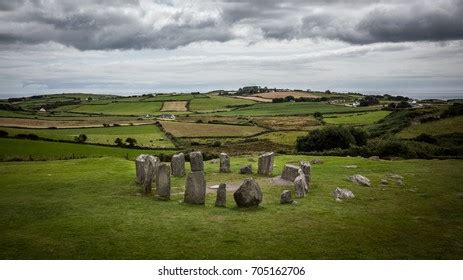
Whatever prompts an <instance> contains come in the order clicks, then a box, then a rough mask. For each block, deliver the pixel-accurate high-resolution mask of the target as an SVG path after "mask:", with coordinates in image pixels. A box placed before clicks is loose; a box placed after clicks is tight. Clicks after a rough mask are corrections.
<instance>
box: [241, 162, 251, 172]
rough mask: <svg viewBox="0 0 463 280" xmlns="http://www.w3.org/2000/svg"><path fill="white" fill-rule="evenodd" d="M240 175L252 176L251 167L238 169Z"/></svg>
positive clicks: (249, 165)
mask: <svg viewBox="0 0 463 280" xmlns="http://www.w3.org/2000/svg"><path fill="white" fill-rule="evenodd" d="M240 174H252V165H251V164H248V165H246V166H243V167H241V168H240Z"/></svg>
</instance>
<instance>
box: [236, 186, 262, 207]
mask: <svg viewBox="0 0 463 280" xmlns="http://www.w3.org/2000/svg"><path fill="white" fill-rule="evenodd" d="M262 197H263V195H262V191H261V189H260V187H259V184H257V182H256V181H255V180H254V179H245V180H244V182H243V184H242V185H241V186H240V187H239V189H238V190H236V192H235V193H234V194H233V198H234V199H235V202H236V205H237V206H238V207H256V206H258V205H259V204H260V203H261V202H262Z"/></svg>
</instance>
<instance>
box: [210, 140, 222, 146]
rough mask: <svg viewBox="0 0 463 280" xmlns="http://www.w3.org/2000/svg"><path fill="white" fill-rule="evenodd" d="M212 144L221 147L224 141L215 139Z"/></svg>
mask: <svg viewBox="0 0 463 280" xmlns="http://www.w3.org/2000/svg"><path fill="white" fill-rule="evenodd" d="M211 146H212V147H221V146H222V142H220V141H215V142H214V143H212V145H211Z"/></svg>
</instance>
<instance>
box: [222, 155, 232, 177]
mask: <svg viewBox="0 0 463 280" xmlns="http://www.w3.org/2000/svg"><path fill="white" fill-rule="evenodd" d="M220 172H223V173H228V172H230V156H229V155H227V154H226V153H220Z"/></svg>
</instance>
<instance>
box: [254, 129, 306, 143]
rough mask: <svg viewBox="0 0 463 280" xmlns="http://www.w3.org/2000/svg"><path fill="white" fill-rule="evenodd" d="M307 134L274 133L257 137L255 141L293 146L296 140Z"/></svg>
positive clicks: (304, 132) (294, 132)
mask: <svg viewBox="0 0 463 280" xmlns="http://www.w3.org/2000/svg"><path fill="white" fill-rule="evenodd" d="M314 128H315V127H314ZM308 133H309V132H308V131H274V132H269V133H265V134H262V135H259V136H257V139H261V140H268V141H270V142H273V143H277V144H282V145H287V146H295V145H296V140H297V138H298V137H301V136H306V135H307V134H308Z"/></svg>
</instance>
